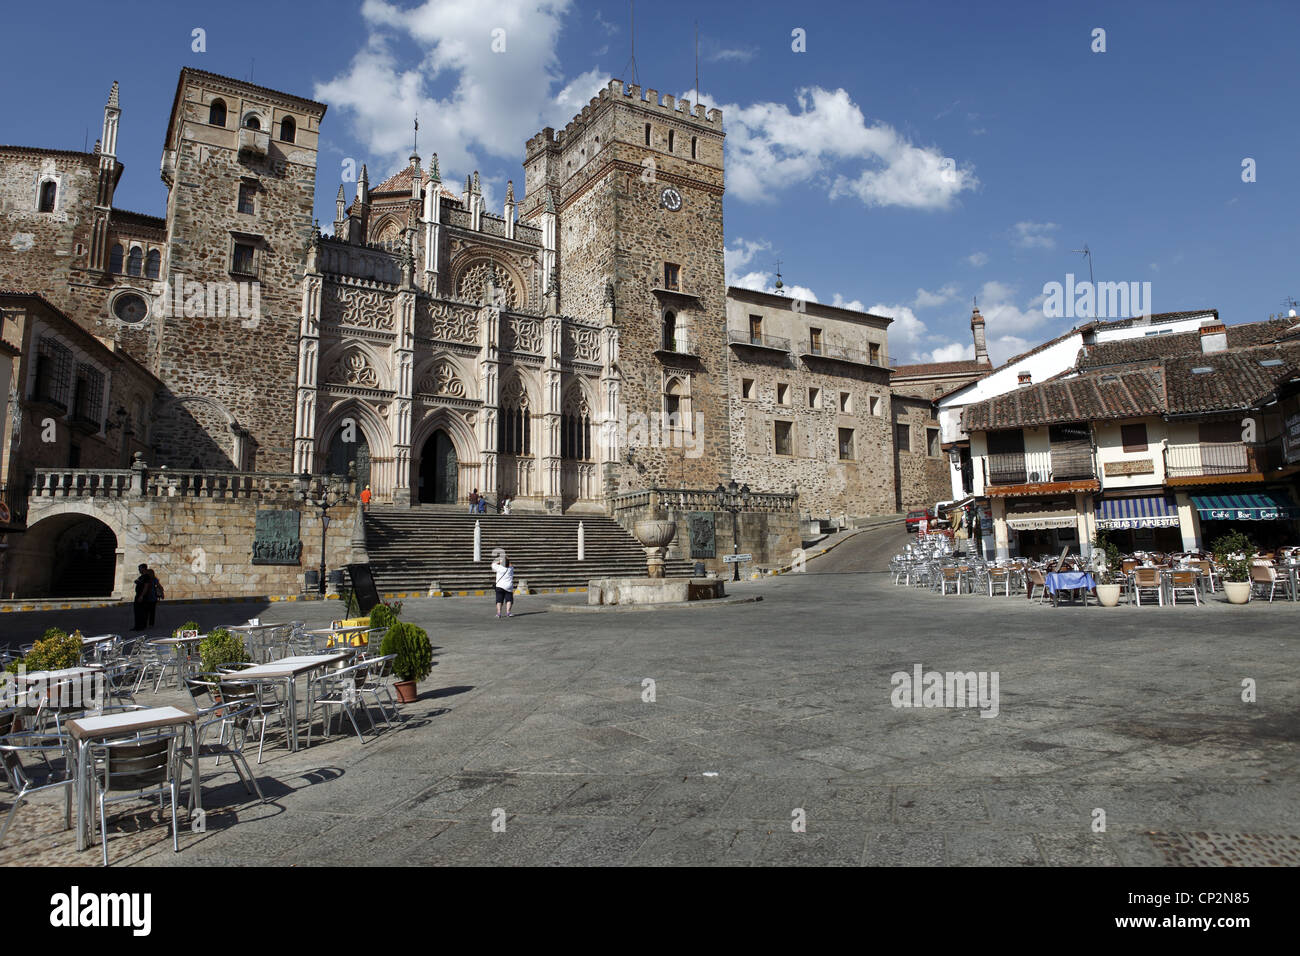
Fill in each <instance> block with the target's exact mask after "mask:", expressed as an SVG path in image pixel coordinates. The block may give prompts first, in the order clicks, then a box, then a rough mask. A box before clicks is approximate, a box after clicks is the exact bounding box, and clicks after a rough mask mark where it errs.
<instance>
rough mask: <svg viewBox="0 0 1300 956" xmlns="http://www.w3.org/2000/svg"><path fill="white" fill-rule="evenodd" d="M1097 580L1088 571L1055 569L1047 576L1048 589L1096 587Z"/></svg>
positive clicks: (1051, 590)
mask: <svg viewBox="0 0 1300 956" xmlns="http://www.w3.org/2000/svg"><path fill="white" fill-rule="evenodd" d="M1096 586H1097V582H1096V581H1094V580H1093V578H1092V575H1091V574H1089V573H1088V572H1087V571H1055V572H1053V573H1051V574H1049V575H1048V576H1047V590H1048V591H1049V592H1050V593H1052V594H1055V593H1056V592H1057V591H1073V590H1074V589H1075V588H1095V587H1096Z"/></svg>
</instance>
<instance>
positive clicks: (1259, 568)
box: [1250, 561, 1277, 604]
mask: <svg viewBox="0 0 1300 956" xmlns="http://www.w3.org/2000/svg"><path fill="white" fill-rule="evenodd" d="M1250 587H1251V590H1252V591H1255V592H1256V593H1258V594H1259V596H1260V597H1263V596H1264V589H1265V588H1268V602H1269V603H1270V604H1272V603H1273V595H1274V594H1276V593H1277V568H1275V567H1273V565H1271V564H1269V563H1268V562H1265V561H1254V562H1252V563H1251V565H1250Z"/></svg>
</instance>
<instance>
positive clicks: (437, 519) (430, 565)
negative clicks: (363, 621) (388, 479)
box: [366, 505, 695, 594]
mask: <svg viewBox="0 0 1300 956" xmlns="http://www.w3.org/2000/svg"><path fill="white" fill-rule="evenodd" d="M476 520H477V521H478V522H479V526H480V529H481V533H482V534H481V541H482V546H481V549H480V553H481V555H482V559H483V560H482V561H480V562H479V563H478V564H475V563H474V561H473V557H474V522H475V521H476ZM579 521H581V522H582V525H583V534H584V542H585V544H584V557H585V560H583V561H582V562H581V563H579V562H578V560H577V557H578V522H579ZM674 543H676V542H674ZM493 548H504V549H505V551H506V554H507V555H509V557H510V560H511V562H512V563H513V564H514V567H515V583H516V584H518V583H519V582H521V581H527V582H528V586H529V588H530V589H532V590H538V589H551V588H574V587H584V588H585V587H586V586H587V582H588V581H590V580H591V579H592V578H599V577H607V576H613V577H644V576H645V573H646V562H645V549H643V548H642V547H641V546H640V545H639V544H638V543H637V541H636V539H635V538H633V537H632V535H631V534H629V533H628V532H627V531H625V530H623V528H622V527H620V526H619V525H618V524H617V523H616V522H615V521H614V520H613V519H612V518H607V517H605V516H604V515H537V514H513V515H497V514H483V515H471V514H466V513H465V511H464V510H462V509H461V508H460V507H450V506H448V507H439V506H436V505H432V506H431V505H422V506H420V507H418V508H412V509H410V510H398V509H395V508H393V509H388V508H375V509H372V510H371V511H370V512H369V513H367V515H366V550H367V553H368V554H369V556H370V571H371V574H372V575H374V579H375V585H376V586H377V587H378V589H379V593H380V594H394V593H419V594H425V593H427V592H428V590H429V584H430V582H432V581H437V582H438V586H439V588H440V589H441V590H442V591H444V592H446V591H475V590H487V589H490V588H491V587H492V586H493V583H494V580H495V576H494V575H493V573H492V567H491V565H492V549H493ZM694 566H695V565H694V562H691V561H686V560H681V559H678V560H669V561H668V562H666V564H665V567H664V573H665V574H666V575H669V576H672V577H689V576H690V574H691V572H692V569H693V568H694Z"/></svg>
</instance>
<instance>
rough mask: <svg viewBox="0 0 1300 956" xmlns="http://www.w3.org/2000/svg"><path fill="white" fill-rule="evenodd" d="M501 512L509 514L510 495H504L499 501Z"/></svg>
mask: <svg viewBox="0 0 1300 956" xmlns="http://www.w3.org/2000/svg"><path fill="white" fill-rule="evenodd" d="M501 513H502V514H506V515H508V514H510V496H509V495H506V497H505V500H504V501H502V502H501Z"/></svg>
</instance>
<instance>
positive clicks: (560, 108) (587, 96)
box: [548, 67, 613, 127]
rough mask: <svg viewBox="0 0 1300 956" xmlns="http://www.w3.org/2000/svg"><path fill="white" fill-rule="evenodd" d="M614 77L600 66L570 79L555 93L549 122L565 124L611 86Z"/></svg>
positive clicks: (554, 124)
mask: <svg viewBox="0 0 1300 956" xmlns="http://www.w3.org/2000/svg"><path fill="white" fill-rule="evenodd" d="M612 79H613V77H612V76H610V75H609V74H608V73H607V72H605V71H604V70H602V69H600V68H599V67H596V68H593V69H590V70H588V71H587V72H586V73H582V74H580V75H578V76H576V77H574V78H573V79H572V80H570V81H569V83H568V85H567V86H565V87H564V89H562V90H560V92H558V93H556V94H555V99H554V101H553V102H552V105H553V107H554V109H552V110H550V119H549V120H548V124H549V125H552V126H556V127H559V126H564V125H565V124H566V123H568V122H569V120H571V119H573V117H574V116H576V115H577V114H578V113H581V112H582V110H583V108H584V107H585V106H587V105H588V104H589V103H590V102H591V100H592V98H593V97H595V96H596V95H597V94H598V93H600V91H601V90H603V89H604V88H605V87H607V86H609V81H610V80H612Z"/></svg>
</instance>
